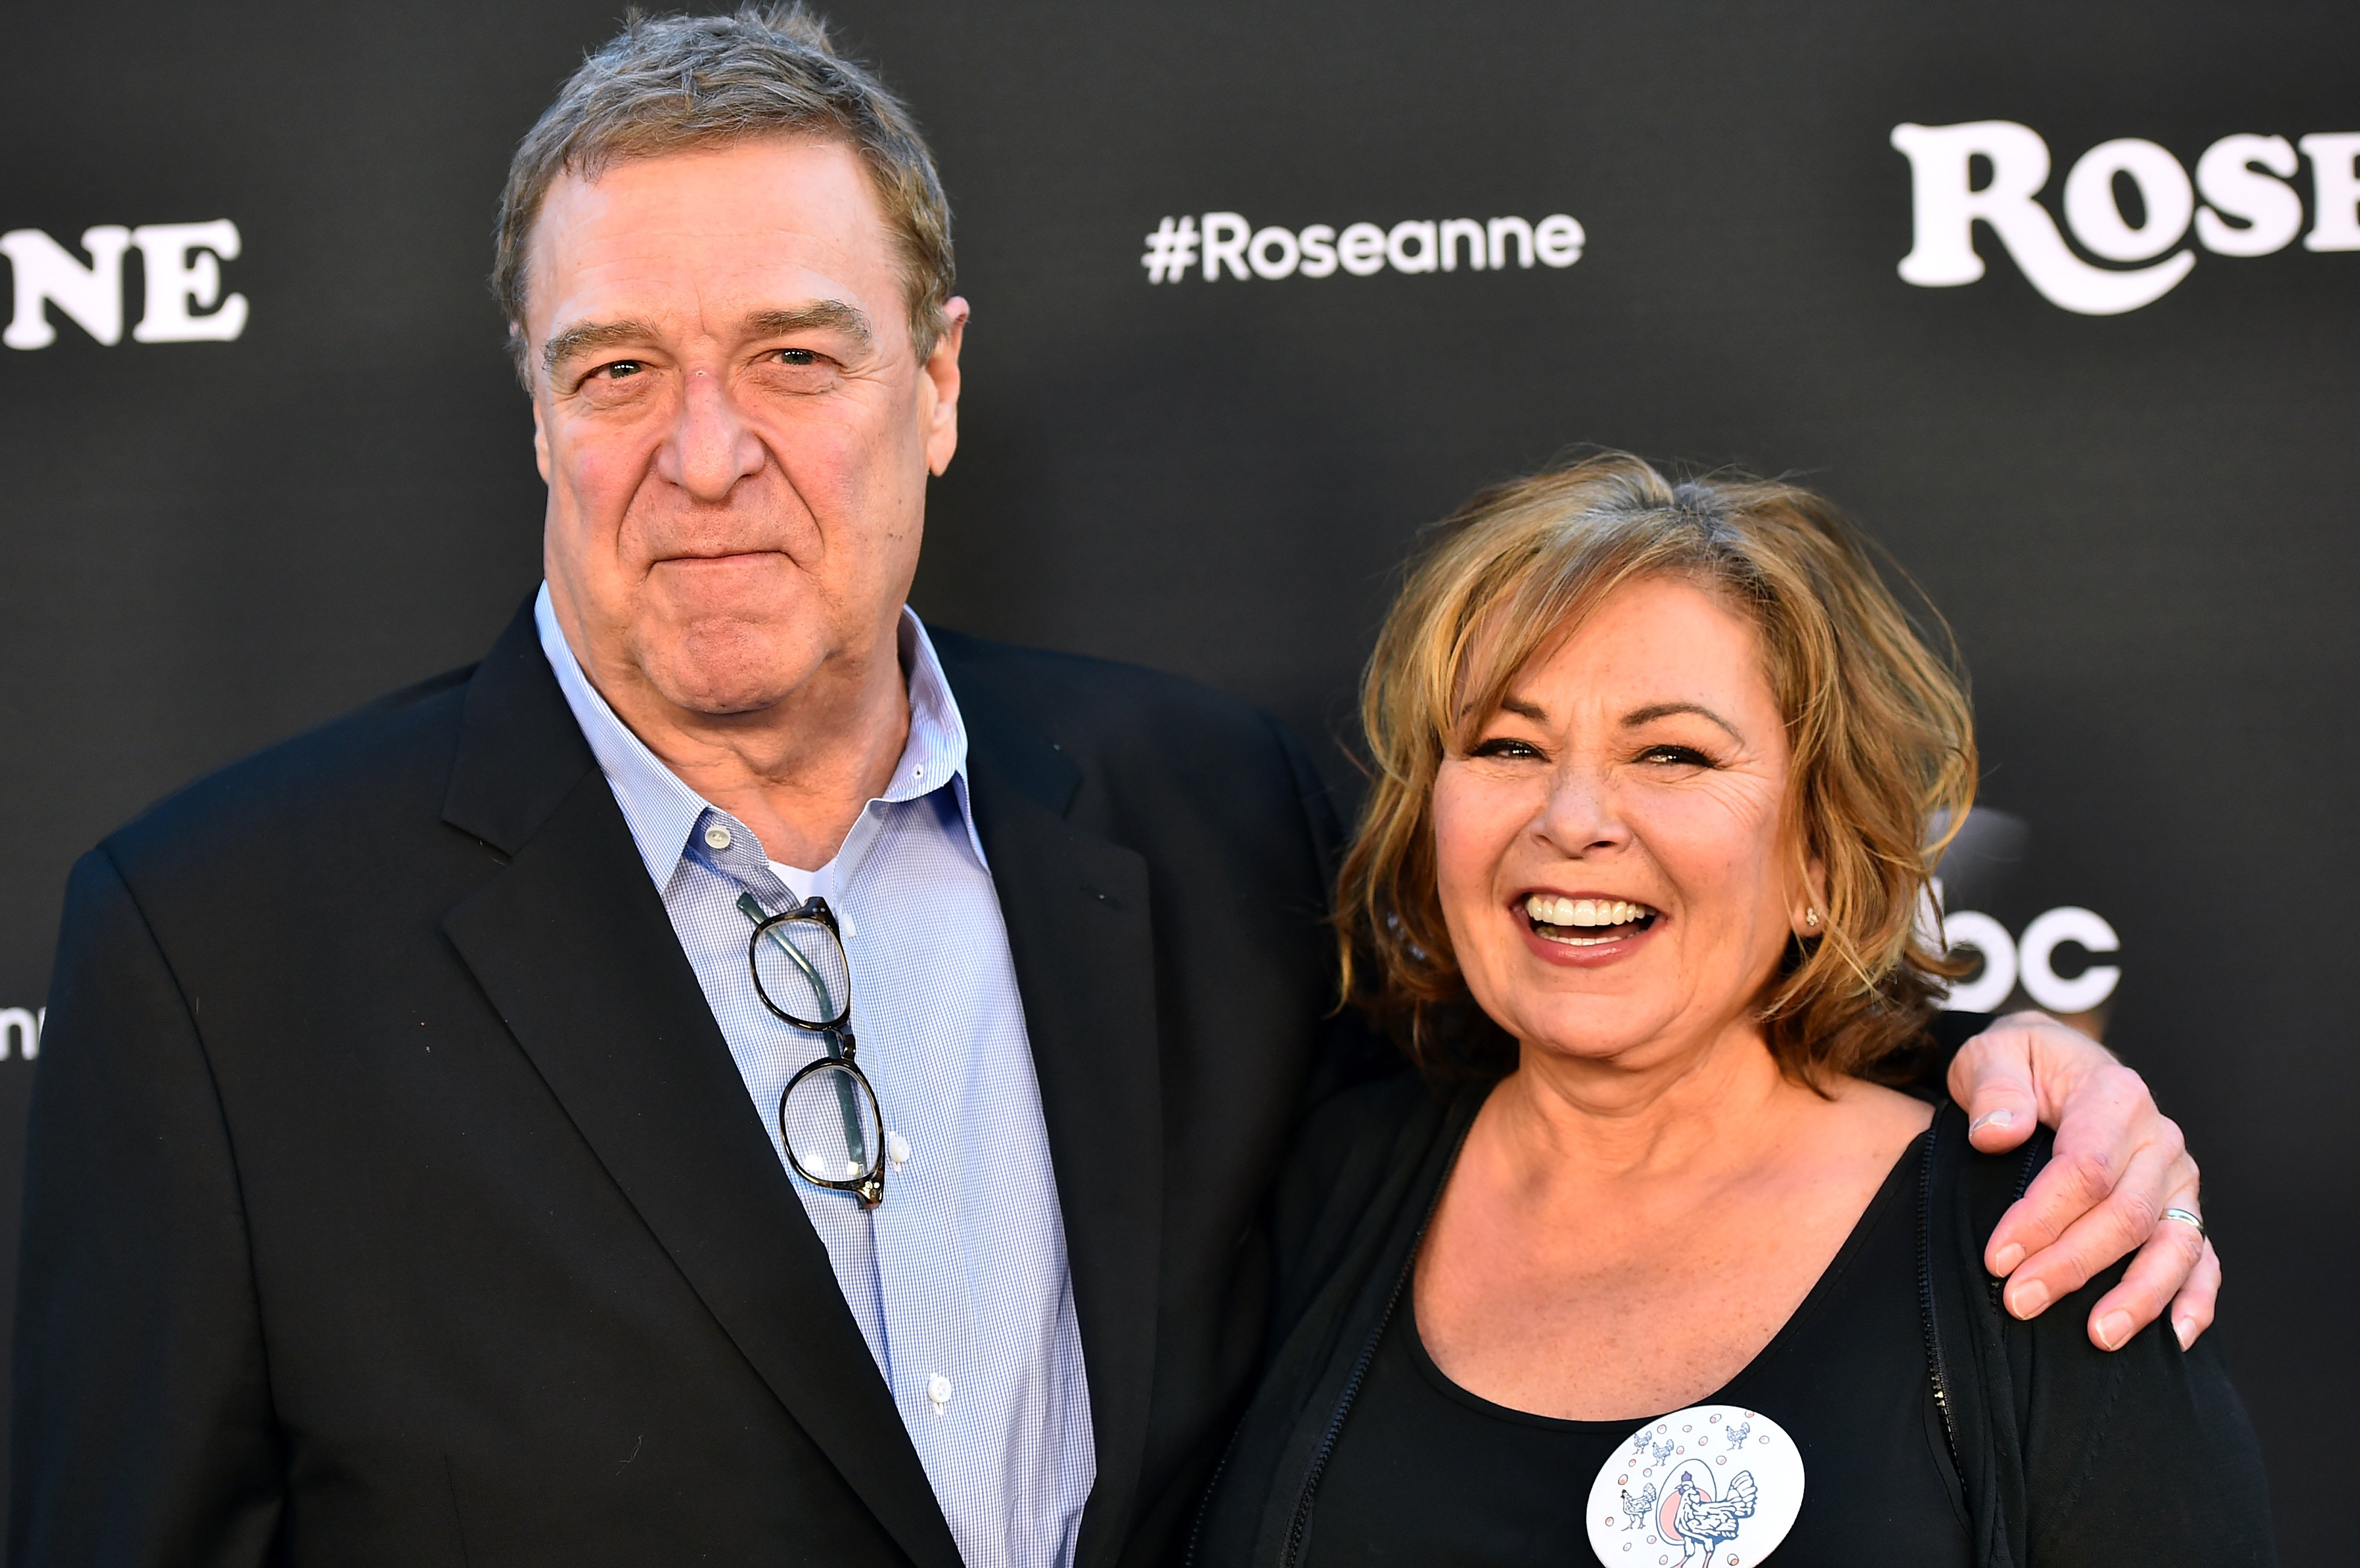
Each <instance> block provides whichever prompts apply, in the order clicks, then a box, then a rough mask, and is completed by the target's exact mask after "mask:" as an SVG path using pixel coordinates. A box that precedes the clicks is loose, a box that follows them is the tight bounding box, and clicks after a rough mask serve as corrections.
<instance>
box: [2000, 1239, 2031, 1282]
mask: <svg viewBox="0 0 2360 1568" xmlns="http://www.w3.org/2000/svg"><path fill="white" fill-rule="evenodd" d="M2023 1261H2024V1244H2023V1243H2021V1242H2015V1241H2011V1242H2009V1243H2008V1244H2007V1245H2006V1246H2005V1247H2001V1248H2000V1249H1999V1256H1998V1257H1997V1258H1993V1259H1992V1262H1993V1263H1994V1264H1995V1265H1996V1267H1995V1268H1994V1269H1993V1270H1992V1272H1993V1273H1994V1274H1997V1275H1998V1276H1999V1277H2000V1278H2001V1279H2006V1278H2007V1277H2008V1276H2009V1275H2011V1274H2013V1273H2015V1272H2016V1265H2017V1264H2019V1263H2021V1262H2023Z"/></svg>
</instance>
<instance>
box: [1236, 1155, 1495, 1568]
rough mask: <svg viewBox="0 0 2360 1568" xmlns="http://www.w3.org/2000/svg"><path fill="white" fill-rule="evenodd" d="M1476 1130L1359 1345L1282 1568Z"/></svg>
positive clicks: (1292, 1554)
mask: <svg viewBox="0 0 2360 1568" xmlns="http://www.w3.org/2000/svg"><path fill="white" fill-rule="evenodd" d="M1474 1130H1475V1123H1474V1121H1473V1119H1472V1118H1471V1117H1470V1119H1469V1121H1468V1123H1467V1126H1466V1127H1464V1128H1463V1129H1461V1130H1460V1132H1459V1141H1458V1142H1457V1143H1456V1144H1454V1145H1452V1146H1451V1149H1450V1162H1449V1163H1448V1165H1445V1166H1444V1167H1443V1168H1442V1179H1441V1180H1440V1181H1437V1182H1436V1183H1435V1184H1434V1196H1433V1197H1431V1198H1428V1199H1427V1200H1426V1214H1425V1216H1424V1217H1423V1218H1421V1219H1420V1220H1419V1221H1418V1222H1417V1234H1416V1235H1415V1236H1413V1237H1412V1238H1411V1239H1410V1247H1409V1256H1408V1257H1407V1258H1404V1259H1403V1260H1402V1267H1401V1272H1400V1274H1398V1275H1396V1276H1395V1277H1394V1279H1393V1293H1392V1294H1391V1295H1389V1296H1387V1297H1386V1298H1385V1310H1384V1312H1383V1313H1382V1315H1380V1316H1379V1317H1378V1319H1377V1326H1376V1329H1375V1330H1374V1332H1372V1333H1371V1334H1370V1335H1369V1338H1368V1343H1366V1344H1365V1345H1361V1346H1360V1358H1359V1359H1358V1360H1356V1361H1354V1362H1353V1363H1352V1375H1351V1377H1349V1378H1347V1379H1345V1382H1344V1392H1343V1393H1342V1395H1341V1396H1340V1397H1338V1399H1337V1401H1336V1409H1335V1411H1334V1412H1333V1413H1332V1414H1330V1415H1329V1416H1328V1418H1327V1431H1326V1432H1323V1433H1321V1434H1320V1438H1319V1449H1318V1452H1317V1453H1316V1454H1313V1455H1312V1456H1311V1467H1310V1468H1309V1469H1308V1470H1306V1471H1305V1472H1304V1475H1303V1494H1302V1496H1301V1497H1298V1498H1297V1499H1296V1501H1295V1522H1294V1523H1293V1524H1291V1525H1289V1526H1288V1527H1287V1531H1286V1548H1285V1550H1284V1552H1281V1553H1280V1554H1279V1559H1278V1561H1279V1568H1295V1560H1296V1559H1297V1558H1298V1557H1299V1556H1301V1555H1302V1552H1303V1538H1304V1536H1305V1534H1306V1533H1307V1532H1308V1531H1309V1530H1310V1529H1311V1502H1312V1498H1313V1497H1315V1496H1316V1495H1317V1493H1318V1490H1319V1480H1320V1477H1321V1475H1324V1474H1325V1473H1326V1471H1327V1460H1328V1457H1329V1455H1331V1454H1334V1453H1335V1452H1336V1440H1337V1439H1338V1437H1340V1436H1341V1435H1343V1431H1344V1418H1345V1417H1346V1416H1347V1415H1349V1414H1350V1413H1351V1410H1352V1401H1353V1400H1355V1399H1359V1398H1360V1384H1361V1383H1362V1382H1363V1381H1364V1380H1366V1378H1367V1377H1368V1376H1369V1364H1370V1363H1371V1362H1372V1361H1374V1360H1375V1359H1376V1356H1377V1346H1378V1345H1379V1344H1380V1343H1382V1340H1383V1339H1384V1337H1385V1330H1386V1329H1387V1328H1388V1327H1389V1326H1391V1324H1392V1323H1393V1312H1395V1310H1397V1309H1398V1308H1399V1307H1400V1305H1401V1298H1402V1291H1403V1290H1404V1289H1405V1288H1406V1287H1407V1286H1408V1284H1409V1282H1410V1278H1411V1276H1412V1275H1414V1274H1415V1273H1416V1272H1417V1255H1418V1252H1419V1249H1420V1248H1422V1247H1424V1246H1425V1245H1426V1227H1427V1226H1428V1225H1432V1224H1433V1223H1434V1211H1435V1210H1437V1209H1438V1208H1440V1207H1441V1206H1442V1194H1443V1193H1444V1192H1446V1191H1448V1188H1449V1186H1450V1172H1451V1171H1455V1170H1457V1169H1458V1167H1459V1150H1460V1149H1464V1148H1465V1147H1466V1146H1467V1135H1468V1134H1469V1133H1470V1132H1472V1131H1474Z"/></svg>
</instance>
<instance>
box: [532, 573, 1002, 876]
mask: <svg viewBox="0 0 2360 1568" xmlns="http://www.w3.org/2000/svg"><path fill="white" fill-rule="evenodd" d="M532 618H533V624H534V626H536V627H537V628H539V630H540V633H541V653H542V655H543V657H545V658H546V659H548V660H549V668H550V670H551V672H552V673H553V674H554V675H555V676H556V677H557V685H558V690H560V691H563V692H564V693H565V705H566V706H567V707H569V708H571V709H572V710H573V711H574V723H575V724H579V725H581V726H582V735H583V738H584V739H585V740H587V741H588V742H589V743H590V752H591V755H592V756H594V757H596V758H597V759H598V768H599V770H600V771H601V772H603V773H605V774H606V782H607V784H608V785H609V786H610V787H611V788H612V789H613V790H614V792H615V800H616V803H617V805H619V806H621V807H622V809H623V820H624V821H625V822H628V824H629V825H630V829H631V840H632V842H633V843H634V844H637V845H638V846H639V858H640V859H641V860H642V861H643V862H645V863H646V866H647V870H648V876H649V877H650V879H652V880H653V881H654V883H655V885H656V890H657V891H658V892H659V893H661V892H662V891H663V890H664V889H665V888H666V887H670V886H671V885H672V872H673V871H674V869H676V868H677V867H678V866H679V864H680V860H681V856H682V855H683V853H685V852H686V851H687V849H688V846H689V842H690V834H691V833H694V831H696V826H697V823H698V822H701V821H702V820H703V819H704V817H705V813H706V812H708V811H710V812H713V813H714V814H716V815H717V816H720V817H723V818H725V819H727V820H728V821H730V822H737V819H736V818H734V817H730V816H729V814H728V813H727V812H726V811H720V810H719V808H717V807H716V806H715V805H714V804H713V803H712V802H711V801H709V800H705V798H704V797H703V796H702V795H699V794H698V793H697V792H696V791H695V790H694V789H690V788H689V787H688V786H687V785H686V784H685V783H683V782H682V781H681V779H680V776H679V775H677V774H675V773H674V772H672V769H671V768H667V767H665V766H664V765H663V762H662V760H661V758H659V757H657V756H656V754H655V753H654V752H652V751H650V750H649V749H648V746H647V743H646V742H644V741H642V740H640V739H639V736H638V735H634V734H632V733H631V729H630V726H629V725H628V724H624V723H623V721H622V720H621V719H619V718H617V716H616V714H615V710H614V709H613V708H611V707H608V706H607V705H606V698H604V697H602V696H600V695H599V694H598V689H597V688H596V687H595V686H593V685H592V684H591V683H590V678H589V677H588V676H587V675H585V674H584V673H583V670H582V665H581V662H580V661H579V660H578V659H575V658H574V649H573V648H572V647H571V646H570V645H569V644H568V643H567V642H566V640H565V633H564V630H563V628H562V627H560V626H558V624H557V612H556V610H555V609H554V608H553V607H552V605H551V604H550V602H549V584H548V583H542V584H541V593H540V594H539V595H538V596H537V597H536V598H535V599H534V600H533V604H532ZM900 648H901V668H902V670H904V671H905V672H906V675H907V678H908V681H909V688H910V738H909V740H908V741H907V742H906V743H904V744H903V746H902V747H901V760H900V761H898V762H896V763H895V764H894V765H893V777H892V779H891V781H890V783H889V784H888V785H887V786H886V789H885V792H884V793H883V794H881V795H880V796H878V797H877V800H876V801H872V802H871V804H875V803H877V802H878V801H882V802H884V803H886V804H893V803H897V802H900V801H903V800H916V799H917V798H918V797H920V796H922V795H925V794H928V793H930V792H932V791H934V790H935V789H942V788H943V787H944V786H945V785H949V786H950V787H951V789H952V792H953V794H954V795H955V797H956V799H957V801H958V809H959V819H960V821H961V822H962V823H963V824H964V825H965V827H966V829H967V846H968V848H970V849H971V850H973V851H974V854H975V858H976V864H977V865H978V866H986V867H987V869H988V868H989V863H988V862H986V861H985V859H984V855H983V842H982V840H981V839H980V838H979V837H978V835H977V833H976V831H975V813H974V811H972V810H971V809H970V808H969V805H968V800H967V724H966V721H965V720H963V719H962V718H961V717H960V716H959V710H958V702H957V700H956V698H954V697H953V696H952V695H951V687H950V681H948V680H946V679H945V677H944V675H943V667H942V661H941V660H940V659H936V658H935V656H934V642H933V640H932V639H931V638H929V637H927V636H926V627H925V623H924V622H923V621H921V620H919V619H918V613H917V612H916V611H915V610H912V609H911V608H910V607H909V606H908V605H907V604H904V605H902V606H901V631H900ZM744 827H745V824H743V823H742V822H740V823H737V829H738V831H741V832H742V831H744ZM748 836H749V837H750V836H751V835H750V834H749V835H748Z"/></svg>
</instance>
